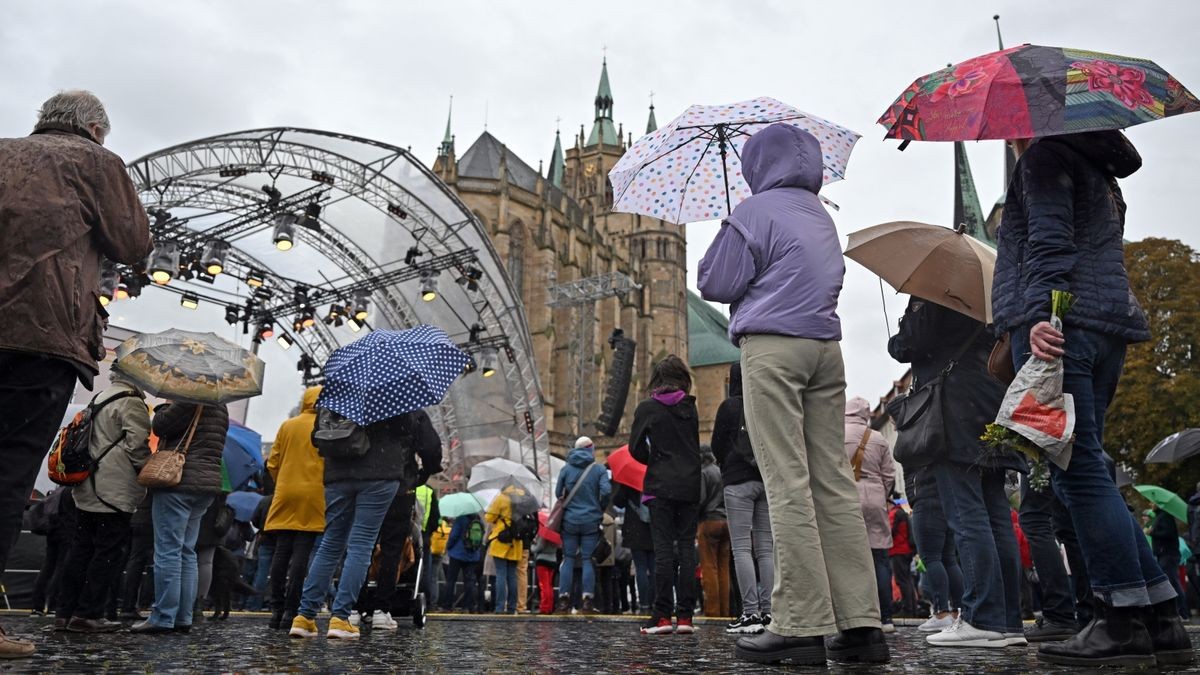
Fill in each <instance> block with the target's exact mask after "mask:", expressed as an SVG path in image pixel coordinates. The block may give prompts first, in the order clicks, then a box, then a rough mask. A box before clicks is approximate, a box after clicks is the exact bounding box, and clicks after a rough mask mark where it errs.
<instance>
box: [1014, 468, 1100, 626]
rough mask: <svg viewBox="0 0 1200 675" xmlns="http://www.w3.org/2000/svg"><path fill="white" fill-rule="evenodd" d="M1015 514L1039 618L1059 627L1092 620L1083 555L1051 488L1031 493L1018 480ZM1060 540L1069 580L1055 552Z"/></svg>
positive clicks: (1064, 510) (1068, 517) (1060, 559)
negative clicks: (1033, 576) (1034, 582)
mask: <svg viewBox="0 0 1200 675" xmlns="http://www.w3.org/2000/svg"><path fill="white" fill-rule="evenodd" d="M1018 515H1019V516H1020V522H1021V530H1022V531H1024V532H1025V539H1026V540H1028V541H1029V553H1030V555H1031V556H1032V557H1033V566H1034V568H1035V569H1036V570H1037V574H1038V591H1040V592H1041V596H1042V615H1043V616H1044V617H1045V618H1046V620H1047V621H1049V622H1051V623H1056V624H1059V625H1064V626H1073V625H1079V626H1083V625H1086V624H1087V623H1088V622H1089V621H1091V615H1092V611H1091V597H1092V592H1091V588H1090V585H1089V583H1088V575H1087V567H1085V566H1084V562H1083V553H1081V552H1080V550H1079V541H1078V539H1076V537H1075V526H1074V525H1073V524H1072V523H1071V515H1070V514H1069V513H1067V508H1066V507H1065V506H1063V503H1062V502H1060V501H1059V500H1058V497H1056V496H1054V492H1053V491H1052V490H1051V489H1050V488H1048V487H1047V488H1046V489H1045V490H1031V489H1029V485H1028V484H1027V483H1026V482H1025V481H1021V508H1020V510H1019V511H1018ZM1056 539H1057V541H1056ZM1059 541H1061V542H1062V544H1063V547H1064V548H1065V549H1066V551H1067V563H1068V564H1070V566H1071V576H1070V578H1068V577H1067V570H1066V568H1065V567H1063V564H1062V556H1061V555H1060V554H1059V551H1058V542H1059ZM1077 621H1078V624H1076V622H1077Z"/></svg>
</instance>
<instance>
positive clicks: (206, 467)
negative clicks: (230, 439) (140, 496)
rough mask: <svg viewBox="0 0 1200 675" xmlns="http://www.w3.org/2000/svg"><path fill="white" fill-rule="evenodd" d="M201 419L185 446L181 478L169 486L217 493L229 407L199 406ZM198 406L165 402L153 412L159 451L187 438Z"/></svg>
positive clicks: (184, 489) (183, 490) (171, 448)
mask: <svg viewBox="0 0 1200 675" xmlns="http://www.w3.org/2000/svg"><path fill="white" fill-rule="evenodd" d="M202 407H203V411H202V412H201V413H200V421H199V423H197V425H196V431H195V433H194V434H193V435H192V442H191V444H190V445H188V451H187V461H186V462H184V464H183V479H182V480H180V481H179V485H177V486H175V487H173V488H170V489H172V490H179V491H180V492H196V493H206V494H218V493H220V492H221V455H222V454H223V453H224V452H225V435H226V434H227V433H228V432H229V410H228V409H226V407H225V406H224V405H223V404H218V405H206V406H202ZM196 408H197V406H196V405H195V404H194V403H167V404H164V405H161V406H159V407H158V408H157V409H155V411H154V420H153V421H152V422H151V427H152V428H153V429H154V433H155V434H157V435H158V449H159V450H173V449H175V447H176V446H178V445H181V444H182V442H183V441H184V440H185V439H186V437H187V432H188V427H190V426H191V424H192V416H193V415H194V414H195V412H196Z"/></svg>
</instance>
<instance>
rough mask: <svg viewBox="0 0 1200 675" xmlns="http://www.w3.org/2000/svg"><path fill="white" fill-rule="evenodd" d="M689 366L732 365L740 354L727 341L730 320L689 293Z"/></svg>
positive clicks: (698, 297) (701, 299) (739, 357)
mask: <svg viewBox="0 0 1200 675" xmlns="http://www.w3.org/2000/svg"><path fill="white" fill-rule="evenodd" d="M687 302H688V365H689V366H691V367H692V368H698V367H700V366H714V365H720V364H723V363H733V362H734V361H737V360H739V359H741V358H742V352H741V350H740V349H738V348H737V347H734V346H733V343H731V342H730V341H729V319H728V318H726V317H725V315H724V314H722V313H721V312H720V311H719V310H717V308H716V307H713V306H712V305H710V304H708V302H706V301H705V300H704V299H703V298H701V297H700V296H698V295H696V294H695V293H693V292H691V291H688V296H687Z"/></svg>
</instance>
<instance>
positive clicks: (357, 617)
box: [348, 612, 362, 628]
mask: <svg viewBox="0 0 1200 675" xmlns="http://www.w3.org/2000/svg"><path fill="white" fill-rule="evenodd" d="M348 621H349V622H350V625H351V626H354V627H355V628H358V624H359V623H361V622H362V615H361V614H359V613H358V612H350V618H349V619H348Z"/></svg>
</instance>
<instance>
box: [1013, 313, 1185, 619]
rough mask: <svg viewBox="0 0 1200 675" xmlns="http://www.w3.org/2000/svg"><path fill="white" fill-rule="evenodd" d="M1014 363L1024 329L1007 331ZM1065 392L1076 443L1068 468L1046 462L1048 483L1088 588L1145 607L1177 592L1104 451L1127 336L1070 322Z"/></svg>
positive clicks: (1025, 348)
mask: <svg viewBox="0 0 1200 675" xmlns="http://www.w3.org/2000/svg"><path fill="white" fill-rule="evenodd" d="M1011 338H1012V350H1013V365H1015V366H1016V367H1017V368H1018V369H1019V368H1020V367H1021V366H1022V365H1024V364H1025V361H1026V359H1028V358H1030V356H1029V355H1030V349H1029V329H1028V327H1026V328H1018V329H1016V330H1014V331H1013V332H1012V335H1011ZM1065 338H1066V344H1065V345H1064V349H1065V350H1066V354H1065V355H1064V356H1063V373H1064V375H1063V391H1064V392H1066V393H1068V394H1071V396H1073V397H1074V399H1075V445H1074V449H1073V451H1072V454H1071V463H1070V464H1069V465H1068V466H1067V470H1066V471H1063V470H1062V469H1059V468H1058V466H1056V465H1055V464H1054V463H1053V462H1051V463H1050V481H1051V486H1052V487H1053V488H1054V494H1055V495H1057V496H1058V498H1059V500H1061V501H1062V503H1063V505H1064V506H1066V507H1067V512H1068V513H1070V514H1071V522H1072V523H1074V525H1075V533H1076V535H1077V536H1078V537H1079V549H1080V551H1082V553H1083V559H1084V562H1085V563H1086V565H1087V573H1088V579H1089V580H1090V581H1091V584H1092V592H1093V593H1094V594H1095V596H1096V598H1097V599H1098V600H1100V601H1101V602H1103V603H1105V604H1107V605H1109V606H1112V607H1142V606H1145V605H1150V604H1157V603H1159V602H1162V601H1164V600H1170V599H1171V598H1174V597H1175V589H1173V588H1172V587H1171V584H1170V582H1169V581H1167V576H1166V575H1165V574H1163V571H1162V569H1161V568H1160V567H1159V566H1158V561H1157V560H1155V558H1154V554H1153V553H1152V552H1151V551H1150V545H1149V544H1147V543H1146V537H1145V536H1143V534H1142V531H1141V528H1140V527H1138V525H1137V523H1136V522H1135V521H1134V519H1133V515H1132V514H1131V513H1130V512H1129V509H1128V508H1126V506H1125V500H1124V499H1123V498H1122V497H1121V493H1120V492H1118V491H1117V484H1116V481H1115V479H1114V477H1113V472H1112V470H1111V469H1110V467H1109V464H1108V460H1107V457H1106V456H1105V454H1104V447H1103V445H1102V439H1103V438H1104V415H1105V413H1106V412H1107V410H1108V405H1109V403H1111V402H1112V399H1113V396H1114V395H1115V394H1116V392H1117V381H1118V380H1120V378H1121V370H1122V368H1123V367H1124V365H1125V340H1123V339H1122V338H1118V337H1116V336H1113V335H1105V334H1104V333H1098V332H1095V331H1091V330H1087V329H1083V328H1075V327H1068V328H1067V329H1066V331H1065Z"/></svg>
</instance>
